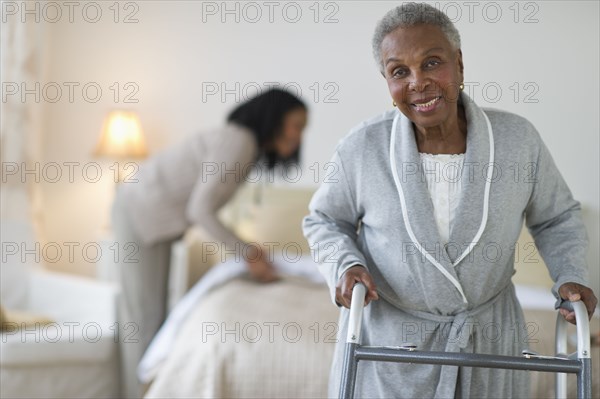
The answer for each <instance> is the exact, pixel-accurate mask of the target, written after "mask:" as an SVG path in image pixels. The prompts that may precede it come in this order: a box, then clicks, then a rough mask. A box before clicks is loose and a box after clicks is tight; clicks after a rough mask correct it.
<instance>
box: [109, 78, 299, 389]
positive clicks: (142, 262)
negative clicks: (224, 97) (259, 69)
mask: <svg viewBox="0 0 600 399" xmlns="http://www.w3.org/2000/svg"><path fill="white" fill-rule="evenodd" d="M306 121H307V108H306V105H305V104H304V103H303V102H302V101H301V100H300V99H299V98H297V97H296V96H294V95H292V94H290V93H288V92H287V91H284V90H280V89H271V90H269V91H266V92H263V93H262V94H261V95H259V96H257V97H255V98H252V99H250V100H249V101H247V102H245V103H243V104H241V105H239V106H238V107H237V108H236V109H234V110H233V112H232V113H231V114H230V115H229V117H228V120H227V124H225V125H224V126H222V127H219V128H217V129H213V130H209V131H206V132H203V133H200V134H196V135H193V136H190V137H189V138H187V139H185V140H183V141H182V142H180V143H179V144H177V145H174V146H173V147H171V148H168V149H166V150H164V151H162V152H160V153H158V154H156V155H155V156H154V157H152V158H150V159H149V160H147V161H146V162H145V163H143V164H142V165H141V166H140V168H139V171H138V173H137V174H136V176H135V178H136V180H137V182H135V183H123V184H121V185H120V187H119V189H118V192H117V195H116V199H115V202H114V205H113V211H112V225H113V229H114V233H115V238H116V240H117V242H118V243H120V245H121V246H122V245H125V243H128V244H129V243H133V244H134V245H135V248H136V250H137V252H136V253H135V254H134V255H133V256H132V257H131V258H132V259H131V261H133V262H131V261H130V262H127V259H120V260H119V261H120V274H121V283H122V290H123V292H122V300H121V304H120V317H119V320H120V322H121V325H120V327H121V331H125V333H131V334H128V336H129V337H130V339H129V340H128V342H122V343H121V358H122V361H121V363H122V368H123V370H122V375H123V376H124V388H125V392H124V394H125V395H126V396H127V397H138V396H139V395H140V391H139V387H138V383H137V378H136V377H135V375H136V368H137V364H138V362H139V361H140V359H141V357H142V355H143V353H144V351H145V349H146V347H147V346H148V344H149V343H150V341H151V339H152V337H153V336H154V334H155V333H156V331H157V330H158V328H159V327H160V325H161V323H162V322H163V320H164V318H165V308H166V298H167V279H168V271H169V259H170V247H171V244H172V243H173V241H174V240H177V239H178V238H179V237H181V236H182V235H183V233H184V232H185V231H186V229H188V228H189V227H190V226H192V225H195V226H197V227H198V228H200V229H201V230H202V231H203V232H204V233H205V234H206V236H207V237H209V238H210V239H212V240H213V241H214V242H216V243H218V244H219V245H222V246H223V247H224V248H226V249H227V251H235V250H237V251H239V253H241V254H242V255H244V256H246V259H245V260H246V263H247V265H248V268H249V272H250V274H251V276H253V277H254V278H255V279H256V280H258V281H262V282H268V281H272V280H274V279H275V278H276V276H275V273H274V271H273V268H272V265H271V264H270V263H269V262H268V258H267V256H263V255H262V253H261V249H260V248H254V250H253V251H248V250H244V251H240V248H243V246H244V245H245V243H243V242H242V241H241V240H240V239H239V238H238V237H237V236H236V235H235V234H234V233H233V232H231V231H230V230H228V229H227V228H226V227H225V226H224V225H223V224H222V223H221V222H220V221H219V219H218V218H217V211H218V210H219V209H220V208H221V207H222V206H223V205H225V204H226V203H227V202H228V201H229V199H230V198H231V197H232V196H233V194H234V192H235V191H236V189H237V188H238V187H239V186H240V185H241V184H242V183H243V182H244V180H245V177H246V174H247V173H249V171H250V170H251V167H252V165H253V164H254V163H255V162H257V161H259V160H261V159H262V160H264V161H265V162H264V163H265V164H266V165H267V166H268V167H269V168H273V167H274V166H275V165H276V163H278V162H279V161H281V162H289V161H296V160H297V159H298V155H299V150H300V143H301V138H302V131H303V130H304V127H305V125H306ZM128 323H130V324H128ZM122 340H123V339H122Z"/></svg>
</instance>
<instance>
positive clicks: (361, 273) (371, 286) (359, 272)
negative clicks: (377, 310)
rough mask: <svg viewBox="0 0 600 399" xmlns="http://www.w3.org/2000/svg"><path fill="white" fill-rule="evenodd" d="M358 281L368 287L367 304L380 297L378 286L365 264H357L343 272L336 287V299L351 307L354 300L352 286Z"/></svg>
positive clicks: (339, 302) (341, 303)
mask: <svg viewBox="0 0 600 399" xmlns="http://www.w3.org/2000/svg"><path fill="white" fill-rule="evenodd" d="M356 283H363V284H364V285H365V287H366V288H367V296H366V297H365V306H367V305H368V304H369V302H371V301H376V300H378V299H379V295H378V294H377V287H376V286H375V282H374V281H373V278H372V277H371V275H370V274H369V272H368V271H367V269H365V268H364V267H363V266H360V265H357V266H352V267H351V268H349V269H348V270H346V271H345V272H344V274H342V277H340V279H339V281H338V283H337V285H336V287H335V301H336V302H337V303H338V304H340V305H342V306H344V307H346V308H348V309H350V302H351V301H352V288H353V287H354V285H355V284H356Z"/></svg>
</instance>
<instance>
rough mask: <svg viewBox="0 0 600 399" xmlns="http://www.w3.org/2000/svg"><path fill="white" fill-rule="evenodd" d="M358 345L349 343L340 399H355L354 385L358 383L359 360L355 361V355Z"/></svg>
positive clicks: (345, 355)
mask: <svg viewBox="0 0 600 399" xmlns="http://www.w3.org/2000/svg"><path fill="white" fill-rule="evenodd" d="M357 346H358V344H353V343H347V344H346V351H345V353H344V366H345V367H344V369H343V370H342V381H341V383H340V398H342V399H352V398H354V384H355V382H356V368H357V367H358V360H357V359H355V357H354V353H355V351H356V347H357Z"/></svg>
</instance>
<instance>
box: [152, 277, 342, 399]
mask: <svg viewBox="0 0 600 399" xmlns="http://www.w3.org/2000/svg"><path fill="white" fill-rule="evenodd" d="M337 315H338V310H337V309H336V307H335V306H332V305H331V303H330V302H329V297H328V291H327V289H326V287H325V286H324V285H322V284H315V283H313V282H310V281H308V280H307V279H305V278H301V277H293V276H286V277H284V278H282V279H281V280H280V281H278V282H275V283H271V284H266V285H263V284H258V283H255V282H253V281H250V280H247V279H244V278H237V279H234V280H231V281H229V282H228V283H226V284H224V285H223V286H221V287H220V288H219V289H217V290H214V291H212V292H210V293H209V294H208V295H206V296H205V297H204V298H203V300H202V301H201V302H200V303H198V304H197V306H196V307H195V308H194V309H193V311H192V312H191V313H190V314H189V317H188V319H187V320H186V321H185V323H184V324H183V326H182V328H181V331H180V332H179V334H178V336H177V340H176V341H175V343H174V345H173V347H172V349H171V350H170V353H169V356H168V358H167V359H166V361H165V362H164V365H163V366H162V367H161V370H160V372H159V373H158V375H157V377H156V379H155V380H154V382H153V383H152V385H151V386H150V388H149V390H148V392H147V394H146V396H145V397H147V398H166V397H177V398H191V397H194V398H241V397H243V398H322V397H326V394H327V380H328V375H329V369H330V366H331V364H330V360H331V357H332V354H333V348H334V344H335V339H336V332H337V331H336V326H337V323H336V320H337Z"/></svg>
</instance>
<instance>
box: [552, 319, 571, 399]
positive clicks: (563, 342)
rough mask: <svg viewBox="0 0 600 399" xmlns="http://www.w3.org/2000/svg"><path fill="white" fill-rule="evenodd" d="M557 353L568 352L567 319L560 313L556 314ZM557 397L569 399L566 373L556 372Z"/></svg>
mask: <svg viewBox="0 0 600 399" xmlns="http://www.w3.org/2000/svg"><path fill="white" fill-rule="evenodd" d="M554 337H555V349H556V354H557V355H561V354H564V355H566V354H568V349H567V321H566V320H565V319H564V317H562V315H561V314H560V313H559V314H558V315H557V316H556V330H555V331H554ZM555 388H556V398H557V399H567V375H566V374H565V373H557V374H556V385H555Z"/></svg>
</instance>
